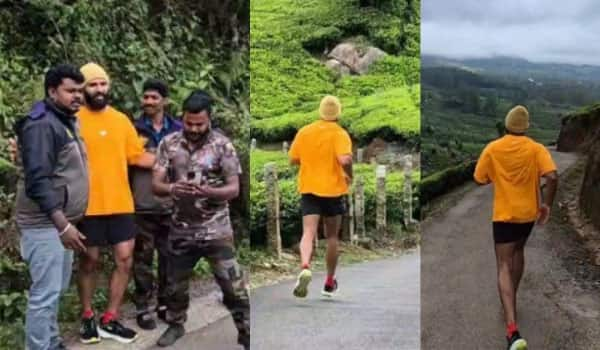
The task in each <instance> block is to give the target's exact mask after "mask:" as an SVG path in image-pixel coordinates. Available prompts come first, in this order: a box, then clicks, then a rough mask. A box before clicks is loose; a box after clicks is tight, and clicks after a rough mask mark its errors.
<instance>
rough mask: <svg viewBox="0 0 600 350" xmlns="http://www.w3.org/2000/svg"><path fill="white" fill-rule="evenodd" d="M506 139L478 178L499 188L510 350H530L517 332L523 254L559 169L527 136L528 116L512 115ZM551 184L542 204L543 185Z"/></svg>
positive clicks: (546, 213)
mask: <svg viewBox="0 0 600 350" xmlns="http://www.w3.org/2000/svg"><path fill="white" fill-rule="evenodd" d="M505 127H506V132H507V134H506V135H505V136H504V137H502V138H500V139H498V140H495V141H493V142H491V143H490V144H488V145H487V146H486V147H485V149H484V150H483V152H482V153H481V156H480V157H479V161H478V162H477V166H476V168H475V174H474V178H475V181H476V182H477V183H478V184H480V185H485V184H489V183H492V184H493V185H494V213H493V223H492V227H493V233H494V243H495V251H496V264H497V269H498V291H499V293H500V300H501V302H502V306H503V308H504V318H505V321H506V338H507V341H508V349H509V350H525V349H527V342H526V341H525V340H524V339H523V338H521V336H520V334H519V331H518V328H517V312H516V310H517V298H516V296H517V290H518V289H519V282H520V281H521V277H522V276H523V269H524V266H525V256H524V248H525V243H526V242H527V238H528V237H529V235H530V233H531V231H532V229H533V226H534V224H535V223H536V221H537V223H538V224H540V225H543V224H545V223H546V222H547V221H548V219H549V217H550V208H551V207H552V204H553V202H554V196H555V194H556V189H557V187H558V175H557V172H556V165H555V164H554V161H553V160H552V157H551V155H550V152H548V150H547V149H546V148H545V147H544V146H543V145H541V144H539V143H536V142H535V141H533V140H532V139H530V138H529V137H527V136H525V132H526V131H527V129H528V128H529V113H528V111H527V109H526V108H525V107H523V106H516V107H514V108H513V109H511V110H510V111H509V112H508V114H507V116H506V120H505ZM542 177H543V178H545V179H546V188H545V193H544V196H543V198H540V179H541V178H542Z"/></svg>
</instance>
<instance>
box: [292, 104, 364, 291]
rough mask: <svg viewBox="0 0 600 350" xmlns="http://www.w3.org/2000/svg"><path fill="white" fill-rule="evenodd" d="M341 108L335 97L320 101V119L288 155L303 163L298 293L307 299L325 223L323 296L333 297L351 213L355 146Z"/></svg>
mask: <svg viewBox="0 0 600 350" xmlns="http://www.w3.org/2000/svg"><path fill="white" fill-rule="evenodd" d="M341 110H342V106H341V104H340V101H339V100H338V99H337V98H336V97H334V96H325V97H324V98H323V99H322V100H321V104H320V108H319V113H320V116H321V119H320V120H318V121H315V122H313V123H311V124H309V125H307V126H305V127H303V128H301V129H300V130H299V131H298V133H297V134H296V137H295V138H294V141H293V142H292V145H291V147H290V151H289V157H290V162H291V163H292V164H299V165H300V171H299V174H298V191H299V192H300V194H301V195H302V198H301V206H302V239H301V241H300V258H301V264H302V266H301V267H302V271H301V272H300V274H299V275H298V280H297V282H296V286H295V288H294V292H293V294H294V295H295V296H296V297H299V298H304V297H306V295H307V294H308V285H309V283H310V281H311V279H312V273H311V271H310V261H311V256H312V251H313V241H314V239H315V236H316V235H317V229H318V227H319V220H320V219H321V218H323V220H324V223H325V236H327V255H326V262H327V279H326V280H325V286H324V287H323V290H322V292H321V294H323V295H324V296H328V297H332V296H334V295H335V293H336V292H337V288H338V283H337V280H336V278H335V269H336V265H337V259H338V234H339V231H340V228H341V223H342V215H343V214H344V213H345V212H346V202H345V198H344V197H345V195H346V194H347V193H348V187H349V185H350V183H351V182H352V141H351V140H350V136H349V135H348V133H347V132H346V131H345V130H344V129H343V128H342V127H341V126H340V125H339V124H338V123H337V121H338V118H339V116H340V114H341Z"/></svg>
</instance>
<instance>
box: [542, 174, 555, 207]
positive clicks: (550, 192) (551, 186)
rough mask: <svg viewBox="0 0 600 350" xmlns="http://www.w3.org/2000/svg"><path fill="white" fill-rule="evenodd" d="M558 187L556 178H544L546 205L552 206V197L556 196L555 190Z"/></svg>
mask: <svg viewBox="0 0 600 350" xmlns="http://www.w3.org/2000/svg"><path fill="white" fill-rule="evenodd" d="M557 189H558V179H546V185H545V188H544V197H543V199H544V204H546V205H547V206H548V207H550V208H551V207H552V204H553V203H554V197H555V196H556V190H557Z"/></svg>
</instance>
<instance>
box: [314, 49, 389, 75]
mask: <svg viewBox="0 0 600 350" xmlns="http://www.w3.org/2000/svg"><path fill="white" fill-rule="evenodd" d="M361 51H363V52H361ZM386 55H387V54H386V53H385V52H384V51H383V50H381V49H378V48H376V47H373V46H369V47H368V48H367V49H366V50H364V49H363V50H360V49H359V48H358V47H357V46H356V45H354V44H353V43H349V42H347V43H341V44H338V45H337V46H336V47H335V48H334V49H333V50H331V52H329V54H328V55H327V58H328V60H327V62H326V63H325V65H326V66H327V67H329V68H330V69H332V70H334V71H336V72H339V73H341V74H365V73H367V72H368V71H369V67H370V66H371V65H372V64H373V63H375V62H377V61H379V60H380V59H382V58H383V57H385V56H386Z"/></svg>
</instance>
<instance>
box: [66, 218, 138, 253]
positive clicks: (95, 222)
mask: <svg viewBox="0 0 600 350" xmlns="http://www.w3.org/2000/svg"><path fill="white" fill-rule="evenodd" d="M77 228H78V229H79V231H80V232H81V233H83V235H84V236H85V237H86V239H85V240H84V241H83V242H84V243H85V245H87V246H91V247H96V246H106V245H111V246H112V245H115V244H117V243H121V242H125V241H128V240H130V239H132V238H134V237H135V232H136V228H135V219H134V216H133V214H115V215H97V216H96V215H94V216H85V217H84V218H83V220H81V222H80V223H79V224H78V225H77Z"/></svg>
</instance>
